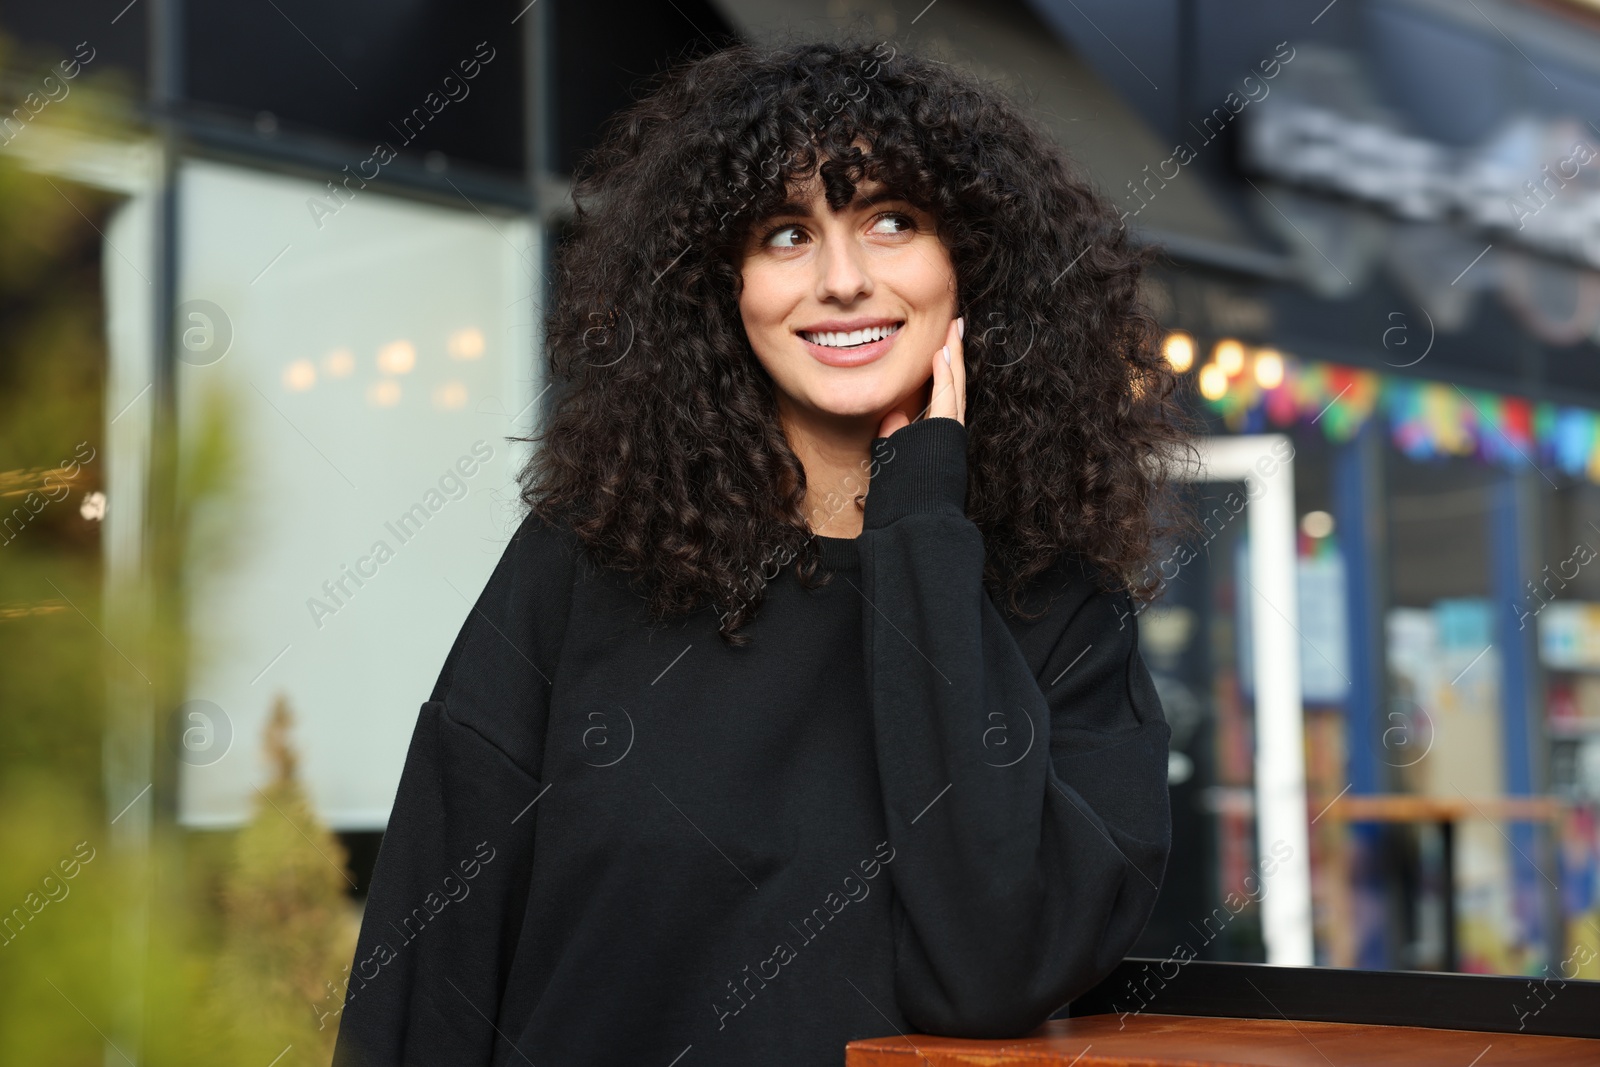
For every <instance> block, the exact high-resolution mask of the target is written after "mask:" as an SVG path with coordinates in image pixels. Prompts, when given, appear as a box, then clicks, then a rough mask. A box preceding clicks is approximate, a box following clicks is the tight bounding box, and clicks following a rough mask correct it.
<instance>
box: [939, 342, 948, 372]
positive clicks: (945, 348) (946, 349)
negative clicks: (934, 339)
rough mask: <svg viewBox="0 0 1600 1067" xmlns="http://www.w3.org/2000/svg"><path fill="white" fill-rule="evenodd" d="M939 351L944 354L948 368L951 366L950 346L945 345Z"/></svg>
mask: <svg viewBox="0 0 1600 1067" xmlns="http://www.w3.org/2000/svg"><path fill="white" fill-rule="evenodd" d="M939 351H941V352H943V353H944V364H945V366H947V367H948V366H949V365H950V346H949V345H945V346H944V347H943V348H941V349H940V350H939Z"/></svg>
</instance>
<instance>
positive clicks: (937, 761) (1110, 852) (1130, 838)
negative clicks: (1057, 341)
mask: <svg viewBox="0 0 1600 1067" xmlns="http://www.w3.org/2000/svg"><path fill="white" fill-rule="evenodd" d="M966 446H967V431H966V428H965V427H964V426H963V425H962V424H961V423H960V422H958V421H956V420H955V419H950V418H931V419H924V420H921V421H918V422H914V423H911V424H910V425H908V426H906V427H904V428H902V429H900V430H899V431H897V432H896V433H895V434H893V435H892V436H891V437H889V438H878V439H877V440H876V441H874V442H873V452H874V456H875V458H876V459H877V461H878V468H877V470H876V472H875V473H874V475H873V479H872V482H871V486H870V489H869V492H868V495H867V501H866V513H865V516H864V519H863V525H864V529H863V532H862V536H861V540H860V546H861V558H862V576H861V577H862V581H863V589H862V592H863V593H864V595H865V597H866V600H867V606H866V608H865V609H864V610H865V611H866V612H867V614H868V616H869V622H868V624H867V625H866V626H865V627H864V641H865V646H866V662H867V663H868V665H869V668H868V669H869V672H870V685H871V693H872V708H873V711H872V714H873V723H874V729H875V731H876V738H877V750H878V764H879V779H880V782H881V787H882V796H883V805H884V813H885V817H886V821H887V833H888V835H889V839H890V843H891V845H892V846H893V848H894V852H893V853H892V855H893V857H894V860H893V862H892V863H891V864H890V865H889V870H890V872H891V878H892V884H893V887H894V893H895V904H894V915H895V918H894V940H895V990H896V996H897V999H898V1002H899V1005H900V1009H901V1012H902V1013H903V1014H904V1016H905V1018H906V1020H907V1021H908V1022H909V1023H910V1024H911V1025H912V1026H914V1027H916V1028H917V1029H918V1030H920V1031H921V1032H923V1033H929V1034H941V1035H949V1036H957V1037H970V1038H1006V1037H1019V1036H1022V1035H1023V1034H1026V1033H1028V1032H1029V1031H1031V1030H1033V1029H1035V1028H1036V1027H1038V1026H1040V1025H1042V1024H1043V1023H1044V1022H1045V1020H1046V1019H1048V1018H1049V1016H1050V1015H1051V1014H1052V1013H1053V1012H1054V1011H1056V1010H1057V1009H1059V1008H1060V1007H1061V1006H1062V1005H1063V1004H1065V1003H1066V1002H1067V1001H1069V1000H1071V999H1072V998H1073V997H1075V996H1077V995H1079V994H1080V993H1082V992H1083V991H1085V990H1086V989H1088V988H1089V987H1090V986H1092V985H1093V984H1094V983H1095V982H1097V981H1099V980H1100V979H1101V978H1102V977H1103V976H1105V975H1106V974H1107V973H1108V972H1109V971H1110V970H1111V969H1112V968H1113V967H1114V966H1115V965H1116V963H1117V962H1118V961H1119V960H1120V959H1121V958H1122V956H1123V955H1124V953H1125V952H1126V951H1127V950H1128V948H1129V947H1130V946H1131V945H1132V944H1133V942H1134V940H1135V939H1136V938H1137V937H1138V935H1139V933H1140V931H1141V930H1142V929H1143V927H1144V924H1145V922H1146V920H1147V919H1148V918H1149V916H1150V911H1151V909H1152V907H1153V906H1154V904H1155V898H1156V893H1157V890H1158V887H1159V884H1160V882H1161V878H1162V875H1163V872H1164V868H1165V866H1166V860H1167V852H1168V849H1169V847H1170V844H1171V819H1170V814H1169V808H1168V799H1167V784H1166V778H1167V740H1168V737H1169V736H1170V730H1169V728H1168V726H1167V723H1166V720H1165V717H1164V715H1163V713H1162V710H1161V705H1160V701H1159V699H1158V697H1157V696H1156V692H1155V688H1154V686H1153V684H1152V683H1151V680H1150V676H1149V673H1148V671H1147V670H1146V668H1145V666H1144V662H1143V660H1142V659H1141V658H1140V656H1139V652H1138V639H1137V631H1136V627H1135V624H1134V621H1133V611H1132V605H1131V603H1130V602H1129V598H1128V597H1127V596H1126V594H1114V595H1113V594H1108V593H1105V592H1103V591H1101V590H1100V589H1099V588H1098V587H1097V585H1096V583H1095V582H1094V581H1093V580H1092V579H1091V578H1090V576H1089V574H1088V573H1087V572H1086V571H1085V570H1083V569H1081V568H1079V567H1077V565H1076V564H1072V565H1064V566H1061V567H1058V568H1055V569H1053V570H1051V571H1049V572H1047V575H1064V576H1067V577H1068V579H1069V580H1068V581H1067V582H1066V583H1065V586H1064V588H1062V589H1061V590H1058V591H1057V592H1056V595H1055V598H1054V599H1053V600H1052V602H1051V604H1050V607H1049V610H1048V612H1047V614H1046V615H1044V616H1043V617H1042V618H1040V619H1038V620H1036V621H1033V622H1030V623H1024V624H1023V625H1025V626H1028V627H1031V628H1030V629H1027V630H1026V631H1025V633H1024V636H1023V637H1022V638H1021V639H1020V640H1019V637H1017V636H1014V635H1013V633H1012V631H1011V629H1010V627H1009V626H1008V625H1007V623H1006V621H1005V620H1004V619H1003V618H1002V617H1001V615H1000V613H999V611H998V610H997V608H996V607H995V605H994V603H993V601H992V600H991V599H990V597H989V595H988V593H987V592H986V590H985V589H984V587H983V585H982V572H983V564H984V544H983V538H982V535H981V533H980V531H979V530H978V528H977V526H975V525H974V524H973V523H972V522H971V520H969V519H968V518H967V517H966V513H965V498H966ZM1058 584H1059V583H1058ZM1025 649H1026V651H1025ZM1030 659H1031V660H1032V661H1034V662H1035V663H1037V664H1038V665H1039V669H1038V671H1037V673H1036V671H1035V668H1034V667H1032V666H1030Z"/></svg>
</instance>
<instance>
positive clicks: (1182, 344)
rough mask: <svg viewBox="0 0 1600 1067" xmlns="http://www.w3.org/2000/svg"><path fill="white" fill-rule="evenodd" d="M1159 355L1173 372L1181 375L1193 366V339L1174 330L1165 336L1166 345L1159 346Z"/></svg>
mask: <svg viewBox="0 0 1600 1067" xmlns="http://www.w3.org/2000/svg"><path fill="white" fill-rule="evenodd" d="M1161 354H1162V355H1163V356H1165V357H1166V360H1167V362H1168V363H1170V364H1171V365H1172V369H1173V370H1175V371H1177V372H1178V373H1179V374H1182V373H1184V372H1185V371H1187V370H1188V369H1189V368H1190V367H1192V366H1194V338H1193V337H1190V336H1189V335H1188V334H1186V333H1184V332H1183V331H1182V330H1174V331H1173V332H1172V333H1169V334H1167V340H1166V343H1165V344H1163V345H1162V346H1161Z"/></svg>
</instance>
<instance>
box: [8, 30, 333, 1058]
mask: <svg viewBox="0 0 1600 1067" xmlns="http://www.w3.org/2000/svg"><path fill="white" fill-rule="evenodd" d="M56 58H57V57H34V58H33V59H31V60H28V61H20V60H18V59H17V58H16V56H15V50H14V49H13V48H12V47H11V46H10V45H8V44H7V42H5V41H4V40H3V39H0V105H4V106H0V114H9V113H10V110H11V103H12V101H11V100H10V98H11V97H14V96H15V95H16V92H15V87H16V86H24V87H26V86H28V85H31V84H32V83H33V82H34V81H37V80H38V77H41V76H42V75H39V76H36V73H35V72H36V70H48V69H49V67H50V66H51V64H52V63H53V61H54V60H55V59H56ZM34 60H37V61H38V62H35V61H34ZM96 73H97V76H98V80H96V79H95V78H91V77H90V75H89V73H88V71H85V72H84V75H83V76H82V77H79V78H78V79H77V80H76V81H75V82H74V88H73V92H72V94H71V96H70V97H68V98H66V99H65V100H63V101H62V102H61V103H59V104H52V105H51V106H50V107H48V108H45V109H43V110H42V111H40V112H39V113H38V114H37V115H36V116H35V117H34V118H32V119H31V120H30V122H29V124H28V127H27V128H26V129H25V130H24V132H23V133H22V135H21V136H18V137H15V138H13V139H12V140H11V141H10V142H8V143H6V144H5V145H3V146H0V715H3V722H4V726H5V728H6V742H5V744H4V745H0V1064H29V1065H46V1067H51V1065H74V1067H77V1065H85V1067H87V1065H91V1064H93V1065H95V1067H101V1065H103V1064H106V1063H127V1064H129V1065H130V1067H132V1065H134V1064H139V1065H150V1067H166V1065H170V1067H191V1065H201V1064H204V1065H207V1067H210V1065H214V1064H255V1065H258V1067H266V1065H267V1064H269V1063H272V1062H274V1060H276V1067H294V1065H296V1064H325V1063H327V1062H328V1061H329V1059H330V1058H331V1051H332V1042H333V1039H334V1035H335V1033H336V1026H334V1025H333V1023H332V1021H329V1020H326V1019H325V1018H321V1017H319V1010H318V1007H319V1005H321V1004H323V1003H324V1002H325V998H326V996H327V985H326V983H328V982H330V981H338V980H339V979H340V978H341V976H342V968H343V967H344V966H345V965H346V964H348V963H349V962H350V959H351V957H352V956H353V953H354V943H355V925H356V919H355V916H354V914H353V911H352V909H351V906H350V904H349V903H348V901H347V899H346V897H345V892H344V890H345V887H346V885H347V881H346V879H347V875H346V874H345V872H344V864H345V856H344V851H343V849H342V847H341V846H340V845H339V842H338V841H337V839H336V838H335V837H333V835H332V834H330V833H329V832H328V831H327V829H326V828H325V827H323V826H321V824H320V823H319V822H318V821H317V819H316V817H315V814H314V811H313V809H312V806H311V804H310V802H309V799H308V798H307V796H306V795H305V792H304V790H303V789H302V787H301V786H300V784H299V782H298V781H297V780H296V778H295V774H294V767H295V759H294V755H293V751H292V749H291V747H290V744H289V740H288V730H289V713H288V709H287V707H286V706H284V705H283V704H282V703H281V702H280V703H279V705H278V706H277V707H276V708H275V709H274V714H273V718H272V723H271V725H270V726H269V729H268V742H267V751H268V753H269V762H270V763H271V764H272V769H273V772H274V773H273V776H272V780H271V781H270V783H269V784H268V785H266V786H265V787H264V788H263V789H262V790H261V791H260V799H259V803H258V805H257V810H256V812H255V813H254V815H253V817H252V819H251V820H250V822H249V823H248V824H247V825H246V826H245V827H244V828H242V829H240V830H238V831H223V832H217V831H204V832H201V831H190V830H185V829H184V828H182V827H180V826H179V825H178V824H177V822H176V818H175V809H176V804H175V794H176V784H177V781H178V776H177V769H178V768H177V763H176V752H177V749H176V747H175V745H174V744H173V740H174V738H173V736H172V735H173V732H174V730H175V727H176V725H177V724H176V723H175V722H174V719H173V715H172V713H171V709H174V708H176V707H177V706H178V705H179V704H180V703H181V702H182V701H183V700H184V699H185V696H186V694H185V685H186V680H187V678H188V677H189V675H190V670H191V666H192V664H193V662H194V660H195V658H196V657H197V656H201V655H203V654H204V647H203V642H200V641H197V640H196V635H195V633H194V631H193V628H192V627H191V624H190V621H189V620H188V618H187V617H186V606H187V605H188V604H189V603H190V602H191V599H192V593H193V592H194V586H195V584H196V583H198V582H203V581H204V580H206V579H207V578H208V577H209V576H211V575H213V574H215V573H216V572H217V571H218V570H219V569H221V568H224V567H226V566H227V565H228V563H229V561H230V559H231V556H232V553H233V552H234V551H236V550H237V546H238V545H240V544H241V543H243V542H242V539H241V538H240V537H239V536H238V529H239V524H240V511H239V507H240V504H241V500H242V498H243V494H242V493H241V491H240V478H239V471H240V469H241V468H240V463H239V459H240V457H239V455H238V451H237V443H236V438H235V433H234V426H235V425H236V420H237V418H238V417H239V413H238V407H237V405H236V404H235V402H234V398H233V397H232V396H230V395H228V394H227V393H224V392H220V391H208V390H203V389H195V390H192V391H190V392H188V393H186V394H185V402H186V405H187V409H188V410H187V414H186V418H185V422H184V426H185V429H184V432H183V434H182V435H181V438H180V435H179V434H178V433H177V432H176V428H175V427H173V426H171V425H170V424H163V423H161V422H158V424H157V425H156V427H155V429H154V431H153V435H152V436H151V437H150V438H148V439H146V438H141V437H140V436H139V435H137V434H132V435H129V436H128V437H127V438H126V440H133V441H136V442H137V445H136V447H137V448H139V449H141V450H145V455H144V457H142V460H143V461H147V462H148V467H149V470H150V471H151V476H150V478H149V480H148V482H147V483H145V484H135V483H132V482H130V481H129V477H130V474H131V473H132V472H136V471H138V470H140V469H141V467H142V466H144V462H141V457H135V456H131V455H126V454H123V455H119V456H117V457H116V464H117V470H118V472H119V478H118V479H109V477H108V472H109V471H110V470H111V468H112V466H113V456H112V455H111V454H110V453H111V452H112V451H113V442H110V441H108V440H107V436H106V435H107V432H108V426H109V425H110V421H109V420H110V419H111V417H112V414H113V413H111V412H109V411H108V410H107V402H106V388H105V381H106V377H107V367H108V362H107V349H106V337H107V332H108V331H107V322H106V316H105V299H106V290H105V282H104V279H103V272H102V265H103V261H104V258H105V257H106V256H111V255H122V254H123V253H124V252H131V253H133V254H134V255H135V256H137V255H138V253H139V251H140V250H139V249H137V248H128V249H122V250H118V249H114V248H112V247H111V246H110V242H109V241H108V240H107V239H106V237H105V236H104V234H105V232H106V231H108V230H110V229H111V227H110V225H109V219H110V218H111V216H112V214H113V212H114V211H115V209H116V207H117V203H118V200H117V197H115V196H114V195H113V194H110V193H106V192H103V191H100V190H96V189H93V188H90V187H87V186H84V185H82V184H79V183H76V182H73V181H72V180H70V179H69V178H67V177H64V176H63V175H64V174H66V173H69V172H70V170H71V168H70V167H66V166H57V165H56V163H57V162H59V161H60V159H61V158H64V157H65V156H70V155H72V153H74V152H76V151H80V150H82V149H83V148H84V147H86V146H88V147H90V148H94V149H101V148H104V147H105V146H106V145H108V144H113V143H124V144H125V143H127V142H128V141H130V140H134V139H137V138H139V137H141V136H143V133H142V131H139V130H137V129H135V128H133V127H132V126H130V125H129V124H127V123H126V121H125V115H126V112H127V110H128V108H127V107H126V104H125V99H124V96H125V90H124V89H123V88H121V87H120V86H119V79H118V77H117V76H116V75H115V74H114V73H112V72H109V71H107V72H104V73H103V74H102V73H100V72H96ZM119 116H120V117H119ZM53 161H54V162H53ZM136 269H137V268H136ZM146 269H147V270H148V268H146ZM150 399H151V398H146V401H141V403H143V402H147V401H148V400H150ZM132 421H133V419H132V418H130V420H129V421H128V422H124V423H123V424H122V425H121V426H117V427H113V429H115V430H117V431H118V432H119V434H120V433H121V432H122V431H124V430H126V428H127V426H128V425H129V423H130V422H132ZM124 440H125V439H124V438H123V437H120V436H119V437H118V438H117V441H118V442H119V443H121V442H124ZM123 448H124V452H126V451H127V446H126V444H125V443H124V444H123ZM108 481H110V482H111V484H110V486H108ZM108 488H110V489H114V493H111V492H108ZM118 495H120V497H121V499H118ZM118 507H124V508H129V509H137V510H138V512H139V513H140V514H142V516H143V521H142V522H140V523H138V524H136V528H134V527H124V528H123V533H122V534H121V535H119V536H124V537H129V538H131V540H132V542H133V543H136V544H137V546H138V548H137V556H138V559H137V566H136V567H133V568H124V569H122V570H119V571H117V572H112V573H108V572H107V569H106V567H105V566H104V564H103V559H104V552H103V545H102V528H103V525H104V519H105V516H107V515H115V514H116V509H117V508H118ZM133 513H134V512H133V511H130V512H129V514H133ZM7 520H9V524H8V522H7ZM124 558H126V557H124ZM200 636H203V635H200ZM142 786H143V787H144V792H140V789H141V787H142ZM324 1022H326V1023H327V1025H321V1024H322V1023H324Z"/></svg>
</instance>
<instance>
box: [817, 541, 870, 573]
mask: <svg viewBox="0 0 1600 1067" xmlns="http://www.w3.org/2000/svg"><path fill="white" fill-rule="evenodd" d="M811 537H812V540H813V541H814V542H815V543H816V546H817V554H818V555H819V556H821V557H822V562H823V563H825V564H827V566H828V568H829V569H830V570H857V569H859V568H860V566H861V552H860V547H859V545H860V540H861V539H860V538H859V537H825V536H823V535H822V534H812V535H811Z"/></svg>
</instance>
